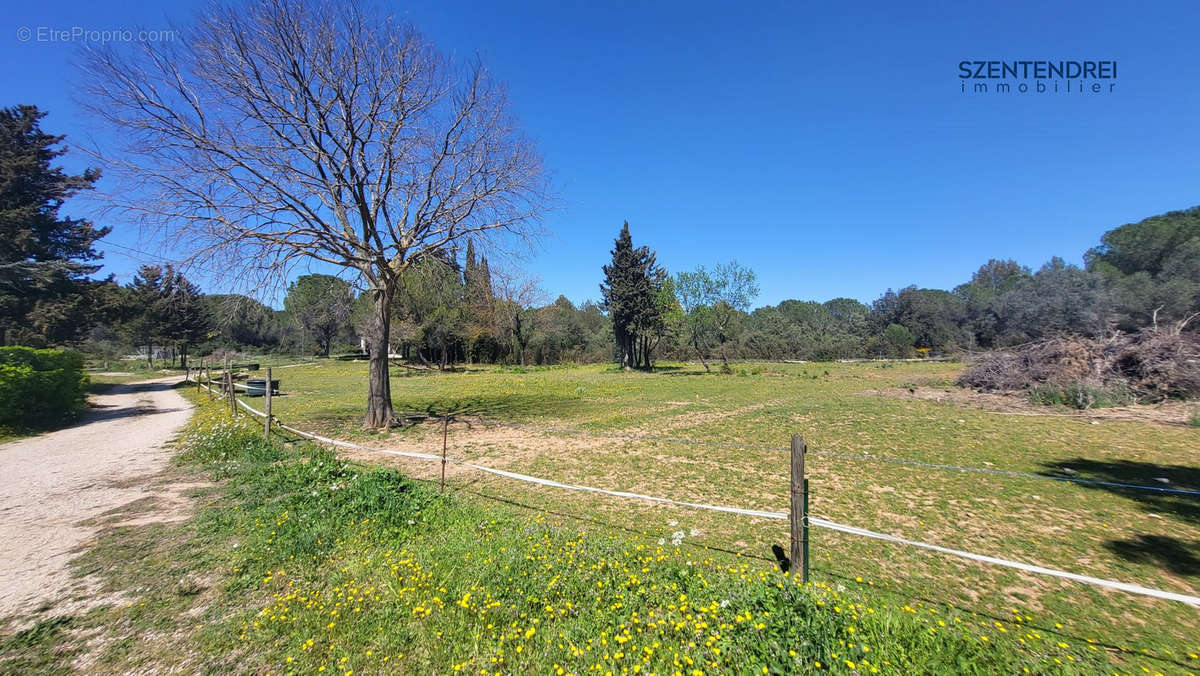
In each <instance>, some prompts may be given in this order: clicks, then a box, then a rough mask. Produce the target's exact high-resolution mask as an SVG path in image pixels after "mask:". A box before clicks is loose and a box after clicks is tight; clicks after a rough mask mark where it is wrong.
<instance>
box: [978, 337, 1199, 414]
mask: <svg viewBox="0 0 1200 676" xmlns="http://www.w3.org/2000/svg"><path fill="white" fill-rule="evenodd" d="M959 384H960V385H963V386H965V387H970V388H972V389H975V390H979V391H982V392H1015V391H1027V392H1029V394H1030V396H1031V397H1032V398H1033V399H1034V400H1035V401H1039V402H1041V403H1049V404H1065V405H1068V406H1073V407H1075V408H1091V407H1093V406H1103V405H1118V404H1123V403H1132V402H1134V401H1136V402H1142V403H1154V402H1159V401H1163V400H1165V399H1195V398H1200V336H1198V335H1197V334H1196V333H1175V332H1156V331H1142V332H1140V333H1137V334H1117V335H1115V336H1113V337H1111V338H1106V339H1103V340H1097V339H1089V338H1083V337H1079V336H1058V337H1054V338H1048V339H1045V340H1040V341H1037V342H1033V343H1026V344H1024V345H1018V346H1016V347H1012V348H1006V349H1002V350H996V351H993V352H988V353H986V354H984V355H982V356H980V357H978V358H977V359H976V360H975V361H974V363H973V365H972V366H971V367H970V368H968V369H967V370H966V371H965V372H964V373H963V375H962V376H961V377H960V378H959Z"/></svg>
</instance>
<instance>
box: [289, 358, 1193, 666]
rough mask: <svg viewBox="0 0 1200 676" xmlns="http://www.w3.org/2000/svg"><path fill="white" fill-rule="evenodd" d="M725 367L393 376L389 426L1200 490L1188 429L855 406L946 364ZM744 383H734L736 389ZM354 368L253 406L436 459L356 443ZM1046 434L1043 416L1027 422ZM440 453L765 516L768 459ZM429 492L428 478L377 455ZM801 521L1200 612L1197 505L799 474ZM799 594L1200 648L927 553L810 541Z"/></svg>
mask: <svg viewBox="0 0 1200 676" xmlns="http://www.w3.org/2000/svg"><path fill="white" fill-rule="evenodd" d="M882 366H883V365H882V364H873V363H865V364H799V365H792V364H746V365H740V364H739V365H737V368H735V370H734V374H733V375H718V374H712V375H706V374H703V373H702V372H701V371H702V370H701V369H699V367H693V366H687V365H671V366H669V367H668V368H665V369H662V370H660V371H659V372H656V373H649V374H648V373H624V372H620V371H617V370H615V369H612V368H610V367H605V366H586V367H578V368H559V369H526V370H524V372H512V370H510V369H496V368H488V367H474V368H469V369H466V370H465V372H458V373H447V374H415V373H414V374H404V373H396V374H394V377H393V379H392V391H393V398H394V400H395V403H396V408H397V410H398V411H404V412H410V413H414V414H423V415H428V416H439V415H443V414H455V415H458V416H460V417H482V418H489V419H499V420H504V421H510V422H519V423H525V424H533V425H547V426H555V427H562V428H572V429H582V430H587V431H591V432H600V433H623V434H643V435H651V436H660V437H663V436H669V437H682V438H688V439H695V440H702V441H710V442H722V443H738V444H765V445H770V446H774V447H778V448H780V449H783V448H784V447H785V446H786V445H787V443H788V439H789V436H790V435H791V434H793V433H799V434H803V435H804V436H805V438H806V440H807V442H808V445H809V448H810V449H813V450H815V451H829V452H834V453H839V454H846V455H853V456H864V458H865V457H867V456H872V457H880V456H883V457H893V458H906V459H911V460H918V461H923V462H930V463H944V464H958V465H969V466H976V467H992V468H996V469H1004V470H1012V471H1018V472H1031V473H1048V474H1054V475H1060V476H1061V472H1062V470H1063V468H1067V469H1069V470H1071V471H1073V472H1075V474H1074V476H1078V477H1081V478H1093V479H1098V480H1105V481H1121V482H1130V483H1139V484H1150V485H1162V484H1161V483H1160V482H1159V479H1163V478H1165V479H1168V480H1169V481H1170V482H1171V484H1170V485H1175V486H1178V487H1183V488H1190V489H1200V478H1198V476H1200V469H1197V467H1196V461H1195V448H1196V444H1197V441H1200V437H1198V436H1197V432H1196V430H1195V429H1192V428H1189V427H1187V426H1170V425H1157V424H1149V423H1142V422H1118V421H1107V420H1105V421H1101V422H1098V423H1093V421H1090V420H1087V419H1083V418H1071V417H1063V416H1061V415H1045V416H1042V415H1005V414H1000V413H994V412H989V411H985V410H981V409H976V408H965V407H961V406H956V405H951V404H943V403H938V402H936V401H921V400H913V399H900V398H894V397H886V396H876V395H873V394H868V393H866V392H868V391H872V390H879V389H883V388H891V387H898V386H902V385H913V384H916V385H921V384H925V385H929V386H934V387H938V388H946V387H949V386H948V385H947V383H949V382H952V380H953V379H954V377H955V376H956V374H957V371H958V368H959V367H958V366H957V365H954V364H920V363H898V364H894V365H893V364H888V365H887V366H888V368H883V367H882ZM742 370H745V375H741V371H742ZM365 372H366V365H365V363H342V362H328V363H322V364H319V365H315V366H312V367H303V368H295V369H289V370H288V371H287V372H284V373H282V374H280V377H281V378H282V379H283V390H284V392H285V393H286V395H285V396H282V397H278V398H276V399H275V401H274V411H275V413H276V414H277V415H278V416H279V417H280V418H281V419H282V420H283V421H284V422H286V423H289V424H297V425H299V426H300V427H303V428H305V429H309V430H312V431H319V432H322V433H325V434H328V435H331V436H335V437H339V438H344V439H353V440H357V441H359V442H363V443H366V444H368V445H374V446H378V447H380V448H397V449H404V450H419V451H425V452H434V453H436V452H440V448H441V434H440V425H438V424H436V423H435V422H426V423H421V424H413V425H409V426H406V427H404V428H401V429H397V430H394V431H392V432H391V433H390V434H381V433H377V432H373V431H369V430H364V429H363V428H362V426H361V415H362V407H363V401H364V399H365ZM1047 413H1053V412H1052V411H1047ZM449 448H450V454H451V455H452V456H455V457H460V458H465V459H470V460H473V461H478V462H480V463H481V464H486V465H489V466H493V467H498V468H502V469H508V470H512V471H517V472H521V473H526V474H532V475H536V476H540V477H546V478H550V479H555V480H558V481H563V482H568V483H578V484H585V485H592V486H599V487H603V488H609V489H616V490H625V491H632V492H638V493H644V494H649V495H658V496H663V497H669V498H674V499H679V500H687V501H693V502H705V503H710V504H720V505H732V506H739V507H746V508H753V509H763V510H769V511H786V509H787V504H788V502H787V501H788V498H787V471H788V470H787V456H786V453H784V452H783V451H782V450H780V451H773V450H759V449H738V448H726V447H713V446H696V445H689V444H678V443H670V442H653V441H636V440H623V439H614V438H605V437H598V436H587V435H572V434H553V433H538V432H531V431H521V430H512V429H503V428H490V427H481V426H478V425H471V426H468V425H465V424H461V423H460V424H455V425H452V426H451V427H450V437H449ZM355 457H356V458H359V459H362V460H368V461H371V462H375V463H379V464H392V465H395V466H398V467H400V468H402V469H403V471H405V472H406V473H408V474H409V475H412V476H418V477H427V478H432V477H433V476H435V473H436V471H437V467H436V465H434V466H429V465H426V464H421V463H417V462H406V461H401V460H397V459H395V458H391V457H388V456H373V455H372V456H370V457H368V456H367V454H358V455H356V456H355ZM808 467H809V473H810V477H811V481H812V490H813V496H812V509H813V513H814V514H816V515H819V516H822V517H825V518H829V519H832V520H834V521H838V522H841V523H847V524H851V525H855V526H861V527H865V528H870V529H872V530H877V531H882V532H885V533H891V534H895V535H900V536H903V537H907V538H911V539H916V540H921V541H925V542H934V543H937V544H941V545H945V546H949V547H954V548H959V549H966V550H969V551H973V552H978V553H983V554H990V555H994V556H1000V557H1004V558H1010V559H1016V560H1020V561H1026V562H1032V563H1039V564H1043V565H1047V566H1051V567H1055V568H1060V569H1064V570H1069V571H1074V572H1080V573H1084V574H1088V575H1093V576H1098V577H1105V578H1109V579H1115V580H1120V581H1124V582H1131V583H1135V584H1141V585H1145V586H1150V587H1157V588H1161V589H1168V590H1172V591H1178V592H1182V593H1186V594H1192V595H1197V594H1200V509H1198V508H1197V506H1196V502H1197V501H1196V500H1195V499H1193V498H1188V497H1170V496H1167V495H1162V494H1155V493H1142V492H1132V491H1121V490H1104V489H1098V488H1093V487H1083V486H1078V485H1072V484H1067V483H1060V482H1053V481H1047V480H1043V479H1027V478H1009V477H994V476H989V475H984V474H978V473H960V472H947V471H942V470H932V469H925V468H919V467H908V466H897V465H889V464H883V463H878V462H871V461H868V460H865V459H864V460H861V461H860V460H850V459H844V458H835V457H830V456H821V455H812V456H810V457H809V460H808ZM451 482H452V484H454V485H456V486H460V487H463V488H466V489H469V490H471V491H474V492H475V493H477V494H482V495H485V496H488V497H490V498H495V499H503V500H508V501H512V502H517V503H521V504H526V505H531V506H536V507H538V508H539V509H549V510H552V511H554V512H556V513H558V514H562V515H569V516H571V517H577V518H580V519H591V520H595V521H598V522H601V523H604V524H606V525H607V526H610V527H613V528H627V529H630V530H632V531H635V532H639V533H640V532H642V531H646V532H648V533H649V534H650V535H649V536H650V537H651V538H654V539H656V538H659V537H669V535H670V533H671V532H672V531H674V530H676V528H674V527H672V526H671V525H669V524H670V522H672V521H675V522H679V523H681V524H683V525H684V526H686V527H687V528H688V529H689V530H690V529H696V530H697V531H699V533H700V534H699V535H698V536H697V537H695V538H689V540H691V541H693V542H696V543H697V544H702V545H705V546H710V547H714V548H720V549H725V550H734V551H737V552H740V553H742V554H744V555H745V556H746V557H747V558H753V559H755V560H761V562H760V563H758V564H756V565H761V566H764V567H769V566H770V565H771V560H772V556H771V547H772V546H773V545H784V546H786V541H787V540H786V538H787V533H786V525H785V524H784V523H782V522H778V521H768V520H760V519H748V518H744V517H739V516H734V515H728V514H719V513H712V512H698V511H693V510H688V509H681V508H669V507H662V506H653V505H647V504H642V503H638V502H631V501H621V500H616V499H612V498H606V497H602V496H595V495H590V494H578V493H570V492H564V491H561V490H558V489H552V488H533V487H530V486H528V485H526V484H514V483H512V482H508V481H507V480H504V479H500V478H492V477H488V476H481V475H479V474H477V473H472V472H466V471H459V470H454V469H452V471H451ZM812 547H813V550H812V551H813V558H814V561H815V570H814V578H815V579H816V580H818V581H821V582H823V583H826V584H830V585H836V584H839V583H841V584H845V583H846V582H847V581H849V580H855V579H857V578H860V577H861V578H863V579H866V580H869V581H870V582H872V583H873V586H874V587H876V588H879V589H884V590H887V591H888V592H889V593H892V594H894V595H895V598H897V599H900V600H904V601H905V602H908V601H911V600H926V601H929V602H933V603H938V604H947V605H951V606H953V607H956V608H960V609H962V610H963V611H965V612H977V613H979V614H980V615H988V616H994V617H997V618H1003V617H1007V616H1008V615H1010V614H1012V610H1013V609H1014V608H1015V609H1017V610H1018V611H1019V612H1020V613H1021V614H1023V615H1028V616H1031V617H1035V618H1037V619H1038V621H1040V622H1041V623H1042V625H1043V626H1045V627H1050V628H1053V627H1054V626H1055V625H1056V624H1062V625H1064V626H1067V627H1070V630H1069V634H1070V636H1071V637H1073V639H1074V640H1085V639H1092V640H1095V641H1097V642H1100V643H1105V644H1108V645H1111V646H1113V647H1114V649H1117V650H1118V651H1119V649H1120V648H1126V649H1128V650H1131V651H1149V652H1150V653H1152V654H1154V655H1158V656H1161V657H1163V658H1164V659H1174V658H1177V657H1179V656H1180V655H1184V654H1186V653H1188V652H1195V651H1196V650H1197V649H1198V648H1200V645H1198V643H1200V641H1197V638H1196V637H1197V636H1200V617H1198V615H1200V614H1198V613H1197V612H1196V610H1195V609H1194V608H1191V607H1187V606H1184V605H1182V604H1178V603H1173V602H1167V601H1158V600H1154V599H1150V598H1146V597H1140V596H1131V595H1127V594H1124V593H1117V592H1107V591H1102V590H1099V589H1097V588H1094V587H1091V586H1086V585H1080V584H1075V583H1071V582H1066V581H1060V580H1054V579H1048V578H1043V577H1034V576H1028V575H1025V574H1021V573H1018V572H1016V571H1013V570H1010V569H1004V568H996V567H989V566H985V565H982V564H975V563H970V562H966V561H962V560H959V559H955V558H951V557H946V556H943V555H939V554H934V553H929V552H924V551H920V550H915V549H911V548H908V547H904V546H900V545H892V544H888V543H882V542H878V541H871V540H863V539H860V538H855V537H853V536H848V535H842V534H838V533H833V532H828V531H822V530H818V531H815V532H814V535H813V545H812Z"/></svg>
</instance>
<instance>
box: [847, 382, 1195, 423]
mask: <svg viewBox="0 0 1200 676" xmlns="http://www.w3.org/2000/svg"><path fill="white" fill-rule="evenodd" d="M859 394H862V395H866V396H872V397H892V398H896V399H907V400H910V401H930V402H934V403H937V404H947V405H950V406H962V407H965V408H976V409H980V410H984V411H989V412H992V413H1001V414H1005V415H1028V416H1048V417H1059V418H1077V419H1079V420H1095V421H1123V422H1146V423H1157V424H1160V425H1187V424H1189V421H1190V420H1191V415H1192V412H1193V410H1194V408H1195V405H1194V404H1188V403H1186V402H1182V401H1175V400H1170V401H1164V402H1162V403H1159V404H1134V405H1131V406H1114V407H1112V408H1089V409H1085V410H1082V411H1075V410H1071V409H1068V408H1063V407H1050V406H1042V405H1039V404H1034V403H1032V402H1030V401H1029V397H1028V395H1025V394H1023V393H1017V392H975V391H973V390H967V389H962V388H945V389H944V388H936V387H912V388H904V387H888V388H882V389H872V390H864V391H863V392H859Z"/></svg>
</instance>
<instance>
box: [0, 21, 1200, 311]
mask: <svg viewBox="0 0 1200 676" xmlns="http://www.w3.org/2000/svg"><path fill="white" fill-rule="evenodd" d="M198 4H199V3H195V4H194V5H193V4H189V3H188V2H187V1H186V0H184V1H180V2H173V3H163V2H136V1H135V2H121V3H97V2H90V1H89V2H68V1H62V0H46V1H44V2H39V3H20V4H15V3H14V4H10V5H9V6H8V7H7V8H6V11H5V16H4V18H3V19H2V21H3V22H4V24H5V25H4V27H3V29H0V73H2V81H3V84H4V88H3V91H4V97H3V98H4V101H3V102H2V104H3V105H13V104H17V103H33V104H36V105H38V106H39V107H42V108H44V109H47V110H49V111H50V112H51V115H50V117H49V118H48V119H47V120H46V122H45V125H44V126H45V128H46V130H47V131H50V132H52V133H66V134H68V135H69V137H75V138H81V137H83V136H86V135H88V134H92V133H95V130H93V129H92V128H91V121H90V120H88V119H86V118H84V117H83V116H82V114H81V113H80V111H79V110H78V109H77V107H76V105H75V104H74V103H73V102H72V99H71V94H72V87H71V84H70V83H71V81H72V80H73V79H74V78H75V77H76V74H75V72H74V69H73V66H72V61H73V59H74V56H75V54H74V51H73V50H72V48H71V47H70V46H69V45H65V44H61V43H59V44H49V43H38V42H37V41H36V40H33V41H29V42H21V41H20V40H19V39H18V37H17V29H18V28H19V27H21V26H30V27H37V26H52V27H57V28H68V29H69V28H70V27H72V26H77V25H78V26H82V27H85V28H98V29H103V28H129V27H135V26H139V25H140V26H144V27H147V28H160V27H166V26H167V24H168V22H169V21H172V20H173V21H181V20H186V19H187V17H188V16H189V15H190V14H191V13H192V12H193V11H194V10H195V7H196V6H197V5H198ZM384 4H385V6H386V7H389V8H390V9H392V10H393V11H395V12H396V13H399V14H403V15H406V16H407V17H408V18H410V19H411V20H412V21H413V22H414V23H416V24H417V25H418V26H419V27H420V28H421V29H422V30H423V31H424V32H425V33H426V34H427V35H428V36H429V37H431V38H432V39H433V40H434V41H435V42H436V43H437V44H438V45H439V46H440V47H441V48H442V49H443V50H445V51H450V52H453V53H455V54H457V55H460V56H464V57H465V56H469V55H471V54H473V53H475V52H479V53H481V54H482V55H483V56H484V58H485V60H486V61H487V62H488V63H489V65H490V66H491V67H492V69H493V71H494V72H495V73H496V74H497V75H498V77H499V78H500V79H501V80H503V81H504V82H506V83H507V84H508V86H509V90H510V94H511V100H512V102H513V104H514V106H515V110H516V113H517V114H518V115H519V117H520V118H521V120H522V122H523V123H524V126H525V128H526V129H527V131H528V132H529V133H530V134H531V135H532V136H533V137H535V138H536V139H538V141H539V144H540V147H541V150H542V151H543V153H544V155H545V158H546V163H547V165H548V167H549V168H550V169H551V170H552V171H553V173H554V176H555V178H556V181H557V183H558V185H559V186H560V188H561V196H562V198H563V200H564V204H565V208H564V209H563V210H562V211H560V212H557V213H554V214H552V215H551V216H550V218H549V220H548V222H547V225H548V226H549V229H550V230H551V232H552V235H551V237H550V238H549V239H547V240H546V242H545V243H544V246H543V247H542V249H541V250H540V251H539V252H537V254H536V256H535V258H534V259H533V260H532V261H531V262H530V263H529V265H528V268H529V269H530V270H531V271H533V272H534V273H535V274H536V275H538V276H539V277H540V278H541V280H542V285H543V286H544V288H545V289H546V290H547V292H548V293H549V294H550V296H551V297H554V296H556V295H558V294H559V293H562V294H565V295H566V296H567V297H569V298H571V299H572V300H574V301H580V300H583V299H585V298H596V297H597V296H598V295H599V292H598V289H597V284H598V283H599V281H600V274H601V273H600V266H601V265H602V264H603V263H604V262H605V261H606V259H607V257H608V250H609V248H610V247H611V244H612V239H613V237H614V236H615V235H616V233H617V230H618V229H619V228H620V226H621V222H622V221H623V220H626V219H627V220H628V221H629V222H630V224H631V228H632V231H633V236H634V241H635V243H637V244H648V245H650V246H651V247H653V248H654V249H656V250H657V251H658V255H659V260H660V262H662V263H663V264H664V265H666V267H667V268H668V269H669V270H671V271H677V270H681V269H689V268H692V267H694V266H695V265H697V264H700V263H703V264H712V263H715V262H718V261H722V260H727V259H730V258H737V259H738V260H739V261H741V262H742V263H743V264H746V265H748V266H750V267H752V268H753V269H754V270H755V271H756V272H757V273H758V275H759V279H760V282H761V286H762V295H761V296H760V298H759V303H760V304H762V303H776V302H778V301H780V300H782V299H785V298H801V299H815V300H826V299H829V298H832V297H836V296H849V297H854V298H859V299H861V300H864V301H870V300H871V299H874V298H875V297H877V296H878V295H879V294H880V293H881V292H882V291H883V290H884V289H886V288H888V287H895V288H899V287H902V286H906V285H908V284H918V285H920V286H927V287H940V288H949V287H952V286H953V285H955V284H957V283H959V282H961V281H964V280H965V279H967V278H968V277H969V275H970V274H971V272H972V271H974V270H975V269H976V268H977V267H978V266H979V264H980V263H982V262H983V261H984V260H986V259H987V258H989V257H997V258H1015V259H1016V260H1018V261H1020V262H1022V263H1024V264H1027V265H1030V266H1035V267H1036V266H1037V265H1040V264H1041V263H1042V262H1044V261H1045V260H1046V259H1048V258H1049V257H1050V256H1053V255H1060V256H1063V257H1065V258H1066V259H1067V260H1069V261H1076V262H1078V261H1079V260H1080V257H1081V255H1082V253H1083V251H1084V250H1085V249H1087V248H1088V247H1090V246H1093V245H1094V244H1096V243H1097V241H1098V239H1099V237H1100V235H1101V233H1103V232H1104V231H1105V230H1108V229H1110V228H1112V227H1114V226H1117V225H1121V224H1123V223H1127V222H1131V221H1136V220H1140V219H1141V218H1143V217H1146V216H1150V215H1153V214H1157V213H1161V212H1164V211H1168V210H1172V209H1181V208H1186V207H1190V206H1193V205H1197V204H1200V152H1198V150H1200V41H1198V40H1197V39H1196V35H1197V33H1198V29H1200V3H1197V2H1195V0H1189V1H1180V2H1166V1H1163V2H1153V3H1134V2H1128V1H1125V2H1094V1H1089V2H1061V3H1046V2H1004V3H994V5H995V6H994V7H993V8H990V9H984V8H981V7H976V6H973V5H975V4H976V3H949V2H947V3H926V4H920V3H912V4H913V5H914V6H913V7H910V8H904V9H901V8H899V7H897V6H896V5H898V4H901V3H892V2H877V3H866V2H863V3H844V7H839V5H842V4H843V3H799V2H759V3H748V4H749V5H750V6H749V7H740V6H739V3H732V2H691V1H689V2H674V3H671V2H657V3H632V2H631V3H606V2H570V1H567V2H563V1H561V0H555V1H547V2H541V1H539V2H499V1H496V2H478V3H471V2H460V3H453V2H438V1H421V2H405V3H399V2H390V3H384ZM905 4H910V3H905ZM164 13H166V14H164ZM974 59H980V60H982V59H1012V60H1017V59H1047V60H1060V59H1066V60H1070V59H1080V60H1082V59H1095V60H1116V61H1117V62H1118V64H1119V70H1118V78H1117V80H1116V83H1117V86H1116V89H1115V91H1113V92H1112V93H1107V92H1106V93H1103V94H1090V93H1088V94H1057V95H1050V94H1043V95H1033V94H1026V95H1019V94H1015V93H1014V94H1007V95H1000V94H993V95H976V94H963V93H962V92H961V91H960V81H959V79H958V76H957V74H958V68H957V64H958V62H959V61H962V60H974ZM99 138H100V139H101V140H103V136H102V135H101V136H100V137H99ZM117 228H118V230H117V232H116V233H114V235H113V236H112V240H113V241H114V242H116V243H119V244H124V245H127V246H134V247H139V246H144V244H143V245H139V243H138V242H137V234H136V233H135V232H132V231H129V230H127V229H123V228H121V226H120V224H117ZM107 262H108V269H109V270H111V271H113V272H116V273H117V274H118V277H119V278H120V279H121V280H122V281H125V280H127V279H128V278H129V274H130V271H131V270H132V269H133V268H134V267H136V263H134V262H133V261H131V260H129V259H128V258H126V257H125V256H124V255H122V253H121V251H120V250H118V249H108V254H107ZM212 290H214V291H215V290H217V289H212Z"/></svg>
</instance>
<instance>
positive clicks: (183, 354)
mask: <svg viewBox="0 0 1200 676" xmlns="http://www.w3.org/2000/svg"><path fill="white" fill-rule="evenodd" d="M179 368H181V369H184V370H186V369H187V343H184V344H183V345H180V346H179Z"/></svg>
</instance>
